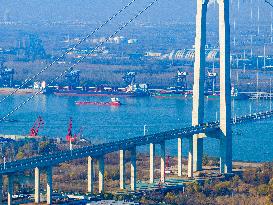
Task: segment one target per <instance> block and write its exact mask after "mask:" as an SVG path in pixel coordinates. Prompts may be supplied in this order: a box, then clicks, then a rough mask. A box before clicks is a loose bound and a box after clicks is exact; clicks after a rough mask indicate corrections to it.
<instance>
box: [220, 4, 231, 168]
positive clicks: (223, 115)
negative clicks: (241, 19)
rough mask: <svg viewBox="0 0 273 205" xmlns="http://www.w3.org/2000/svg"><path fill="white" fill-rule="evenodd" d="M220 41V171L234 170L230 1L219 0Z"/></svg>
mask: <svg viewBox="0 0 273 205" xmlns="http://www.w3.org/2000/svg"><path fill="white" fill-rule="evenodd" d="M218 4H219V43H220V130H221V136H220V171H221V173H231V172H232V130H231V124H230V119H231V83H230V24H229V1H228V0H218Z"/></svg>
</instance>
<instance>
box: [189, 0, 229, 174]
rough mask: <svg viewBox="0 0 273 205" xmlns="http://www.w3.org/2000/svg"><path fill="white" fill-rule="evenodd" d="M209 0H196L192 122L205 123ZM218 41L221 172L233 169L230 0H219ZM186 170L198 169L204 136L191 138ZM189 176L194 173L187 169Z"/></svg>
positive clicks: (200, 168) (197, 135) (196, 123)
mask: <svg viewBox="0 0 273 205" xmlns="http://www.w3.org/2000/svg"><path fill="white" fill-rule="evenodd" d="M208 2H209V0H197V13H196V37H195V62H194V85H193V108H192V125H198V124H201V123H204V98H205V96H204V80H205V66H206V55H205V46H206V22H207V17H206V16H207V8H208ZM218 4H219V43H220V133H221V136H220V161H221V163H220V171H221V173H230V172H232V131H231V125H230V119H231V84H230V23H229V0H218ZM191 140H192V141H191V142H190V145H191V144H192V146H190V147H192V149H190V151H189V155H190V157H189V160H190V161H189V170H192V171H193V172H195V171H201V170H202V158H203V135H202V134H196V135H194V136H193V137H192V139H191ZM188 175H189V177H192V176H193V173H192V172H188Z"/></svg>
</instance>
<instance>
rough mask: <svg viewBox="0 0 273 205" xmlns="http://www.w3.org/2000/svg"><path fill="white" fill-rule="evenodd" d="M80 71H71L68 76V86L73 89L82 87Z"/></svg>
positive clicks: (66, 76) (66, 77)
mask: <svg viewBox="0 0 273 205" xmlns="http://www.w3.org/2000/svg"><path fill="white" fill-rule="evenodd" d="M80 73H81V71H80V70H74V69H71V70H70V71H69V72H68V73H67V74H66V75H65V79H66V81H67V85H68V86H69V87H71V88H76V87H78V86H79V85H80Z"/></svg>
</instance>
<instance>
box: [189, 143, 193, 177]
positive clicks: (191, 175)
mask: <svg viewBox="0 0 273 205" xmlns="http://www.w3.org/2000/svg"><path fill="white" fill-rule="evenodd" d="M192 143H193V140H192V138H189V152H188V178H192V177H193V162H192V161H193V159H192V152H193V150H192V149H193V148H192Z"/></svg>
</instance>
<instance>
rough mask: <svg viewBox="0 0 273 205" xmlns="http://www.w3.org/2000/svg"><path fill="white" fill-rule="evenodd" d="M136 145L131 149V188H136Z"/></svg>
mask: <svg viewBox="0 0 273 205" xmlns="http://www.w3.org/2000/svg"><path fill="white" fill-rule="evenodd" d="M136 178H137V175H136V147H134V148H132V149H131V190H132V191H135V190H136Z"/></svg>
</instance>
